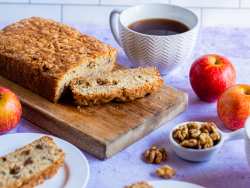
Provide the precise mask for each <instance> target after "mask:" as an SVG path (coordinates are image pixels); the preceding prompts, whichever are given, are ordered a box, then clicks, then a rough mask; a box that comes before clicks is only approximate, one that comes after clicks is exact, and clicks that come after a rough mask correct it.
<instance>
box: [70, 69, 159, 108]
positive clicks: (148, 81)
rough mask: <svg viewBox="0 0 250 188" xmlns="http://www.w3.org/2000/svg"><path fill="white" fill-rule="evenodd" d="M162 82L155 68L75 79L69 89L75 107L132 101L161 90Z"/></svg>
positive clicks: (128, 70)
mask: <svg viewBox="0 0 250 188" xmlns="http://www.w3.org/2000/svg"><path fill="white" fill-rule="evenodd" d="M162 84H163V80H162V78H161V77H160V74H159V72H158V70H157V69H156V68H152V67H148V68H135V69H124V70H117V71H114V72H111V73H106V74H102V75H99V76H96V77H93V78H77V79H74V80H73V81H72V82H71V83H70V89H71V91H72V94H73V98H74V99H75V102H76V104H77V105H81V106H88V105H93V104H101V103H107V102H110V101H113V100H114V101H121V102H125V101H132V100H135V99H137V98H141V97H144V96H145V95H147V94H150V93H152V92H155V91H157V90H159V89H160V88H161V86H162Z"/></svg>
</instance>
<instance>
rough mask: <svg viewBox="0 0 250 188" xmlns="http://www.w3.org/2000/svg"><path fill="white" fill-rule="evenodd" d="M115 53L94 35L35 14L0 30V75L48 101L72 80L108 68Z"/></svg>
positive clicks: (104, 70)
mask: <svg viewBox="0 0 250 188" xmlns="http://www.w3.org/2000/svg"><path fill="white" fill-rule="evenodd" d="M116 54H117V52H116V50H115V49H114V48H112V47H110V46H109V45H107V44H104V43H102V42H100V41H99V40H97V39H96V38H94V37H91V36H87V35H84V34H81V33H80V32H79V31H77V30H75V29H73V28H71V27H69V26H67V25H65V24H61V23H58V22H56V21H53V20H48V19H43V18H39V17H31V18H27V19H23V20H21V21H18V22H16V23H14V24H11V25H9V26H7V27H5V28H3V29H2V30H1V31H0V75H2V76H4V77H6V78H7V79H9V80H12V81H14V82H16V83H18V84H20V85H22V86H23V87H26V88H28V89H30V90H32V91H33V92H35V93H37V94H39V95H41V96H43V97H46V98H47V99H49V100H50V101H52V102H57V101H58V99H59V98H60V97H61V95H62V94H63V92H64V91H65V88H67V86H68V84H69V82H70V81H71V80H72V79H74V78H76V77H79V76H81V77H85V76H91V75H94V74H97V73H103V72H109V71H111V70H112V69H113V67H114V65H115V61H116Z"/></svg>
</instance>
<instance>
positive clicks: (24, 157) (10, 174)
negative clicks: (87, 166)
mask: <svg viewBox="0 0 250 188" xmlns="http://www.w3.org/2000/svg"><path fill="white" fill-rule="evenodd" d="M63 163H64V152H63V151H62V150H61V149H60V148H58V146H57V145H56V144H55V143H54V142H53V140H52V138H50V137H47V136H44V137H42V138H40V139H38V140H35V141H34V142H32V143H31V144H29V145H26V146H24V147H22V148H20V149H17V150H16V151H15V152H12V153H9V154H7V155H6V156H3V157H1V158H0V188H32V187H34V186H36V185H38V184H40V183H42V182H43V181H44V180H45V179H48V178H50V177H52V176H53V175H55V174H56V172H57V170H58V169H59V168H60V167H61V166H62V165H63Z"/></svg>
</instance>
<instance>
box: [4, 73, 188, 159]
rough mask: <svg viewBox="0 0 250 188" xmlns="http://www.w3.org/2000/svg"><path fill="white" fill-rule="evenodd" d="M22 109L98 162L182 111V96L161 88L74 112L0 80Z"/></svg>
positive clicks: (64, 104) (69, 106) (66, 105)
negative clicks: (14, 94)
mask: <svg viewBox="0 0 250 188" xmlns="http://www.w3.org/2000/svg"><path fill="white" fill-rule="evenodd" d="M0 85H1V86H4V87H8V88H9V89H11V90H12V91H14V92H15V93H16V94H17V95H18V96H19V97H20V100H21V102H22V105H23V117H24V118H26V119H27V120H29V121H31V122H32V123H34V124H36V125H37V126H39V127H41V128H43V129H45V130H47V131H49V132H51V133H52V134H54V135H56V136H58V137H61V138H64V139H66V140H68V141H69V142H71V143H73V144H75V145H76V146H78V147H79V148H81V149H83V150H85V151H87V152H89V153H91V154H93V155H94V156H96V157H97V158H99V159H105V158H108V157H111V156H112V155H114V154H116V153H117V152H119V151H121V150H122V149H124V148H126V147H127V146H129V145H131V144H132V143H134V142H135V141H137V140H139V139H140V138H142V137H144V136H145V135H147V134H149V133H150V132H152V131H153V130H155V129H157V128H158V127H160V126H161V125H162V124H163V122H166V121H168V120H170V119H172V118H174V117H175V116H177V115H178V114H179V113H181V112H182V111H184V110H185V108H186V106H187V102H188V96H187V94H186V93H184V92H182V91H179V90H177V89H174V88H172V87H169V86H164V87H163V88H162V89H161V90H160V91H159V92H158V93H155V94H152V95H148V96H147V97H145V98H142V99H138V100H136V101H134V102H129V103H110V104H105V105H101V106H92V107H85V108H80V109H79V108H76V107H75V106H73V105H72V104H71V103H70V102H65V101H63V100H62V101H61V102H60V103H58V104H53V103H51V102H49V101H48V100H46V99H45V98H42V97H40V96H38V95H36V94H34V93H32V92H31V91H29V90H27V89H24V88H23V87H21V86H19V85H17V84H15V83H13V82H11V81H9V80H6V79H5V78H3V77H1V76H0Z"/></svg>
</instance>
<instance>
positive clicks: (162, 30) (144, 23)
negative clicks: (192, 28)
mask: <svg viewBox="0 0 250 188" xmlns="http://www.w3.org/2000/svg"><path fill="white" fill-rule="evenodd" d="M128 28H129V29H132V30H134V31H136V32H138V33H143V34H147V35H175V34H179V33H184V32H186V31H188V30H189V28H188V26H186V25H185V24H183V23H181V22H179V21H176V20H170V19H158V18H157V19H146V20H139V21H137V22H134V23H132V24H130V25H129V26H128Z"/></svg>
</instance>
